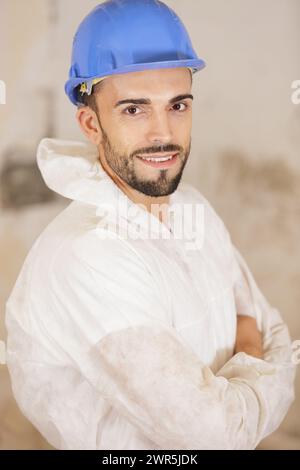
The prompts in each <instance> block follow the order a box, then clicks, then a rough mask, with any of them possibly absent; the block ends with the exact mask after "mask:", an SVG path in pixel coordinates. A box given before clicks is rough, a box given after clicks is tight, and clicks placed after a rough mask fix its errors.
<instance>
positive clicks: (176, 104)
mask: <svg viewBox="0 0 300 470" xmlns="http://www.w3.org/2000/svg"><path fill="white" fill-rule="evenodd" d="M181 104H183V106H184V109H175V111H185V110H186V109H187V108H188V105H187V104H186V103H175V104H174V106H173V108H174V107H175V106H180V105H181Z"/></svg>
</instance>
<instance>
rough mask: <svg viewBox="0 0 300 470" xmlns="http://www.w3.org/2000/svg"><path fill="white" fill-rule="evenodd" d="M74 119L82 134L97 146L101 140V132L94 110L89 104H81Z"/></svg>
mask: <svg viewBox="0 0 300 470" xmlns="http://www.w3.org/2000/svg"><path fill="white" fill-rule="evenodd" d="M76 119H77V121H78V123H79V127H80V128H81V130H82V132H83V133H84V135H85V136H86V137H87V138H88V139H89V141H90V142H91V143H92V144H95V145H97V146H98V145H99V144H100V142H101V140H102V132H101V129H100V126H99V123H98V119H97V115H96V113H95V111H93V110H92V109H91V108H90V107H89V106H81V107H79V108H78V109H77V112H76Z"/></svg>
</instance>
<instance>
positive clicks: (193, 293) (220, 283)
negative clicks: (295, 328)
mask: <svg viewBox="0 0 300 470" xmlns="http://www.w3.org/2000/svg"><path fill="white" fill-rule="evenodd" d="M37 162H38V166H39V168H40V171H41V173H42V175H43V178H44V180H45V182H46V184H47V185H48V186H49V187H50V188H51V189H52V190H54V191H56V192H58V193H60V194H62V195H63V196H65V197H67V198H70V199H72V202H71V203H70V204H69V205H68V206H67V207H66V208H65V209H64V210H62V212H60V214H59V215H58V216H57V217H56V218H54V220H53V221H51V222H50V224H49V225H48V226H47V227H46V229H45V230H44V231H43V232H42V233H41V235H40V236H39V237H38V238H37V240H36V241H35V243H34V245H33V246H32V248H31V250H30V252H29V253H28V255H27V257H26V260H25V262H24V264H23V267H22V269H21V271H20V274H19V276H18V278H17V280H16V283H15V285H14V288H13V290H12V292H11V294H10V297H9V299H8V301H7V303H6V326H7V330H8V342H7V363H8V367H9V372H10V375H11V380H12V387H13V392H14V395H15V398H16V400H17V403H18V404H19V406H20V408H21V410H22V411H23V413H24V415H25V416H26V417H27V418H28V419H29V420H30V421H31V422H32V423H33V424H34V425H35V426H36V428H37V429H38V430H39V431H40V432H41V433H42V434H43V436H44V437H45V438H46V439H47V440H48V441H49V442H50V443H51V444H52V445H53V446H54V447H56V448H58V449H254V448H255V447H256V446H257V444H258V443H259V442H260V440H261V439H262V438H264V437H265V436H267V435H268V434H270V433H271V432H273V431H274V430H275V429H276V428H277V427H278V426H279V424H280V423H281V421H282V419H283V418H284V416H285V415H286V413H287V411H288V408H289V406H290V404H291V403H292V401H293V399H294V385H293V383H294V375H295V366H294V365H293V364H292V361H291V341H290V336H289V332H288V329H287V326H286V324H285V323H284V322H283V320H282V318H281V316H280V313H279V312H278V310H276V309H275V308H272V307H271V306H270V305H269V304H268V302H267V301H266V299H265V298H264V296H263V295H262V293H261V292H260V290H259V289H258V287H257V285H256V283H255V281H254V279H253V277H252V274H251V272H250V271H249V268H248V267H247V265H246V263H245V261H244V259H243V258H242V256H241V255H240V254H239V252H238V251H237V249H236V248H235V247H234V246H233V244H232V242H231V239H230V236H229V234H228V231H227V229H226V227H225V226H224V224H223V222H222V220H221V219H220V217H219V216H218V215H217V214H216V213H215V211H214V210H213V208H212V207H211V205H210V204H209V202H208V201H207V200H206V199H205V198H204V196H203V195H202V194H201V193H200V192H199V191H197V190H196V189H195V188H193V187H192V186H190V185H188V184H186V183H183V182H181V183H180V184H179V186H178V188H177V190H176V191H175V192H174V193H173V194H172V195H171V196H170V207H175V208H176V207H177V209H176V210H177V212H178V208H180V207H182V205H183V204H189V205H190V204H192V205H193V206H192V207H194V206H195V205H196V204H198V205H200V206H201V207H202V209H203V212H202V214H203V227H204V230H203V238H202V243H200V244H197V241H199V238H197V237H199V234H197V236H196V238H195V237H193V236H191V237H190V234H191V233H192V227H191V226H189V227H187V231H186V233H185V238H182V237H181V238H178V239H175V238H173V239H172V238H170V237H169V238H167V235H168V236H170V233H171V232H172V233H175V229H174V226H173V225H172V223H174V220H175V219H176V218H175V219H174V217H173V219H172V217H170V220H169V229H170V230H171V232H170V230H169V229H168V228H167V225H165V224H163V223H162V222H160V221H159V219H158V218H157V217H156V216H154V215H152V214H149V212H147V211H146V210H144V209H143V208H141V207H139V206H138V205H137V204H134V203H133V202H132V201H130V200H129V198H128V197H127V196H126V195H125V194H124V193H123V192H122V191H121V190H120V189H119V188H118V187H117V186H116V184H115V183H114V182H113V180H112V179H111V178H110V177H109V176H108V175H107V174H106V172H105V171H104V170H103V168H102V166H101V165H100V163H99V161H98V160H97V152H96V149H95V147H92V146H90V145H88V144H86V143H81V142H73V141H65V140H58V139H43V140H42V141H41V143H40V145H39V148H38V153H37ZM116 206H118V219H117V223H115V222H116V217H115V212H114V210H113V209H112V208H114V207H116ZM128 207H129V209H128ZM176 210H175V212H174V213H175V214H176ZM149 220H151V231H150V234H151V236H150V237H148V238H147V237H142V236H139V234H140V233H141V228H143V227H144V228H145V227H146V226H147V227H148V226H149ZM172 220H173V222H172ZM176 220H177V219H176ZM118 224H119V225H120V226H121V225H122V226H123V229H124V228H126V229H128V228H130V229H131V230H132V232H130V233H131V236H127V237H126V236H125V235H124V234H123V235H122V231H121V230H119V231H118ZM187 225H188V224H187ZM147 230H148V228H147ZM162 232H163V233H164V235H165V237H166V238H165V239H163V238H162V237H161V236H160V235H159V234H161V233H162ZM124 233H125V232H124ZM158 235H159V236H158ZM187 240H189V241H188V242H187ZM193 243H194V245H193ZM191 244H192V245H191ZM191 246H194V248H193V249H191ZM237 313H240V314H247V315H253V316H255V317H256V319H257V322H258V327H259V328H260V329H261V331H263V339H264V350H265V355H264V360H262V359H257V358H254V357H252V356H249V355H247V354H245V353H243V352H241V353H238V354H235V355H233V349H234V344H235V337H236V315H237Z"/></svg>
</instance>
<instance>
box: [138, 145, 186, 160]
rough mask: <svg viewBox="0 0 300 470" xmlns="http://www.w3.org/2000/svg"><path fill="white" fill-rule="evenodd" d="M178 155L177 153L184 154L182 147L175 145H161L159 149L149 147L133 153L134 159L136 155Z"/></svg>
mask: <svg viewBox="0 0 300 470" xmlns="http://www.w3.org/2000/svg"><path fill="white" fill-rule="evenodd" d="M167 152H170V153H177V152H182V148H181V147H176V146H175V145H171V144H170V145H160V146H159V147H148V148H142V149H139V150H136V151H135V152H133V153H132V157H135V156H136V155H141V154H143V155H149V154H150V155H151V154H153V153H155V154H160V153H167Z"/></svg>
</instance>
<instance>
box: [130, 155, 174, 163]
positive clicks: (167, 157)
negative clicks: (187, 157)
mask: <svg viewBox="0 0 300 470" xmlns="http://www.w3.org/2000/svg"><path fill="white" fill-rule="evenodd" d="M139 157H140V158H142V159H143V160H147V162H167V161H168V160H171V159H172V158H173V157H174V154H173V155H169V156H166V157H161V158H158V157H156V158H151V157H142V156H139Z"/></svg>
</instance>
